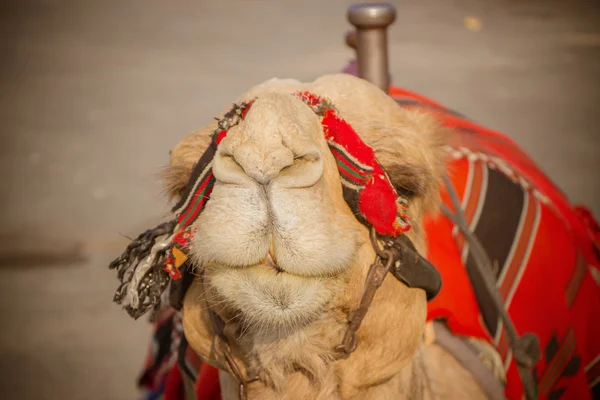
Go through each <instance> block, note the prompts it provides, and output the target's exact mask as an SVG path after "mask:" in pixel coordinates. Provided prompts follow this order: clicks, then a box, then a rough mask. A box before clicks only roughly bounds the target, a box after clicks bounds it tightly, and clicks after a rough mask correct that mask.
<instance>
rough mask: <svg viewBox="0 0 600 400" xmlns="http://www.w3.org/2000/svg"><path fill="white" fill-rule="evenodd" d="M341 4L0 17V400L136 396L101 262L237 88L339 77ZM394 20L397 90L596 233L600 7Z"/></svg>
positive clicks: (425, 1) (468, 8)
mask: <svg viewBox="0 0 600 400" xmlns="http://www.w3.org/2000/svg"><path fill="white" fill-rule="evenodd" d="M351 3H352V2H351V1H349V0H348V1H346V0H327V1H323V0H301V1H300V0H297V1H292V0H279V1H267V0H263V1H243V0H218V1H200V0H198V1H195V2H191V1H184V0H180V1H159V0H140V1H133V0H104V1H91V0H72V1H68V0H21V1H16V0H15V1H12V0H3V1H1V2H0V50H1V51H0V135H1V136H0V138H1V139H0V140H1V142H0V143H1V145H0V182H1V183H0V184H1V196H0V239H1V240H0V293H1V294H0V296H1V298H0V299H1V300H2V301H0V313H1V316H2V321H1V322H0V324H1V328H0V372H1V373H0V398H2V399H134V398H136V390H135V378H136V377H137V374H138V372H139V371H140V368H141V366H142V361H143V358H144V356H145V352H146V350H147V346H148V344H149V334H150V326H149V324H148V323H147V321H145V320H139V321H133V320H131V319H130V318H129V317H128V316H127V315H126V313H125V312H124V311H122V310H120V309H119V307H118V306H117V305H115V304H113V303H112V302H111V300H112V295H113V291H114V289H115V288H116V283H117V281H116V278H115V274H114V272H112V271H108V269H107V264H108V262H109V261H110V260H111V259H112V258H114V257H115V256H117V255H118V254H120V253H121V251H122V250H123V247H124V245H125V244H126V243H127V240H126V239H125V238H124V237H123V235H129V236H134V235H136V234H138V233H139V232H140V231H141V230H143V229H145V228H147V227H149V226H150V225H152V224H154V223H155V222H157V221H158V220H159V219H160V218H161V217H162V216H163V215H164V213H165V212H166V211H167V210H168V209H169V207H168V204H167V202H166V198H165V197H164V195H163V194H162V192H161V186H160V182H159V180H158V177H157V175H158V174H159V172H160V170H161V168H162V167H163V166H164V165H165V164H166V162H167V160H168V151H169V150H170V149H171V148H172V147H173V146H174V145H175V144H176V143H177V141H178V140H180V139H181V138H183V137H184V136H185V135H186V134H188V133H189V132H191V131H192V130H194V129H196V128H198V127H200V126H202V125H203V124H205V123H207V122H208V121H209V120H210V119H211V118H212V117H213V116H214V115H216V114H217V113H218V112H220V111H221V110H223V109H224V107H226V106H227V105H228V104H229V103H230V102H231V101H232V100H233V99H234V98H235V97H237V96H238V95H239V94H241V93H242V92H243V91H245V90H246V89H247V88H249V87H250V86H252V85H255V84H257V83H260V82H261V81H264V80H266V79H269V78H271V77H281V78H288V77H289V78H297V79H300V80H312V79H314V78H316V77H318V76H319V75H322V74H325V73H332V72H337V71H339V70H341V69H342V68H343V67H344V66H345V65H346V63H347V62H348V61H349V60H350V59H351V58H352V57H353V52H352V51H351V50H350V49H348V48H347V47H346V46H345V45H344V40H343V38H344V34H345V33H346V32H347V30H349V29H350V28H351V27H350V25H349V24H348V23H347V21H346V8H347V7H348V6H349V5H350V4H351ZM393 3H394V4H395V6H396V7H397V10H398V17H397V20H396V23H395V24H394V25H393V26H392V28H391V29H390V31H389V40H390V55H391V60H390V65H391V73H392V78H393V81H394V83H395V84H396V85H399V86H402V87H405V88H408V89H411V90H415V91H418V92H420V93H422V94H424V95H426V96H429V97H432V98H434V99H436V100H437V101H439V102H441V103H443V104H445V105H447V106H449V107H451V108H453V109H455V110H457V111H459V112H461V113H463V114H466V115H467V116H469V117H470V118H472V119H474V120H475V121H477V122H479V123H481V124H483V125H486V126H488V127H491V128H493V129H496V130H499V131H501V132H505V133H506V134H508V135H509V136H510V137H512V138H513V139H515V140H516V141H517V142H518V143H519V144H521V145H522V146H523V147H524V148H525V150H526V151H528V152H529V153H530V154H531V156H532V157H533V159H534V160H535V161H536V162H537V163H539V165H540V166H541V167H542V169H543V170H545V171H546V172H547V173H548V175H549V176H550V177H551V178H552V179H553V180H554V181H555V182H556V183H557V184H558V185H559V187H560V188H561V189H562V190H564V191H565V193H566V194H567V195H568V196H569V198H570V199H571V200H572V201H573V202H577V203H585V204H587V205H588V206H589V207H590V208H591V209H592V210H593V211H594V213H595V214H596V215H597V216H599V215H600V179H598V177H599V172H598V171H599V170H600V158H599V157H598V154H597V153H598V151H599V150H600V129H599V128H598V127H599V126H600V85H599V83H600V1H599V0H596V1H593V0H592V1H584V0H554V1H551V0H546V1H541V0H538V1H533V0H512V1H510V0H486V1H483V0H480V1H474V0H444V1H441V0H435V1H434V0H397V1H393Z"/></svg>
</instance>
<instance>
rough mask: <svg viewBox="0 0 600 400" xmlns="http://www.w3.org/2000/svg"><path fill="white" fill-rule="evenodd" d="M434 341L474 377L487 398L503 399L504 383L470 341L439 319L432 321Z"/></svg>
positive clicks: (492, 399)
mask: <svg viewBox="0 0 600 400" xmlns="http://www.w3.org/2000/svg"><path fill="white" fill-rule="evenodd" d="M432 325H433V330H434V334H435V339H434V343H436V344H438V345H440V346H441V347H443V348H444V349H445V350H446V351H448V352H449V353H450V354H452V355H453V356H454V358H455V359H456V360H457V361H458V362H459V363H460V364H461V365H462V366H463V367H465V369H466V370H467V371H469V373H470V374H471V375H472V376H473V378H475V380H476V381H477V383H479V386H481V389H482V390H483V391H484V392H485V394H486V396H487V398H488V399H489V400H504V398H505V396H504V385H502V383H501V382H500V381H499V380H498V378H497V377H496V376H495V375H494V374H493V373H492V371H491V370H490V369H489V368H488V367H487V366H486V365H485V364H484V363H483V362H482V361H481V359H480V358H479V356H478V351H477V349H475V348H474V347H473V346H472V345H471V344H470V343H468V342H467V341H466V340H464V339H463V338H461V337H459V336H455V335H453V334H452V332H450V330H449V329H448V327H446V325H445V324H444V323H442V322H440V321H433V323H432Z"/></svg>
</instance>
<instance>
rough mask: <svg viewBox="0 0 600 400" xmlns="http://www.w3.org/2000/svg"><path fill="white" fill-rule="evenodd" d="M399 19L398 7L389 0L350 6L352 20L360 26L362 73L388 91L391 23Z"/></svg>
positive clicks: (358, 41)
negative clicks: (389, 27) (388, 29)
mask: <svg viewBox="0 0 600 400" xmlns="http://www.w3.org/2000/svg"><path fill="white" fill-rule="evenodd" d="M395 19H396V9H395V8H394V6H393V5H391V4H388V3H374V4H354V5H352V6H350V7H349V8H348V21H350V23H351V24H352V25H354V26H355V27H356V58H357V62H358V76H360V77H361V78H363V79H366V80H368V81H369V82H371V83H373V84H375V85H377V86H379V88H381V90H383V91H385V92H386V93H387V92H388V89H389V86H390V74H389V66H388V63H389V62H388V53H387V51H388V49H387V48H388V45H387V27H388V26H390V25H391V24H392V23H393V22H394V20H395Z"/></svg>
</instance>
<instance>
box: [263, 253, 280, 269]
mask: <svg viewBox="0 0 600 400" xmlns="http://www.w3.org/2000/svg"><path fill="white" fill-rule="evenodd" d="M261 264H262V265H265V266H267V267H270V268H272V269H274V270H275V271H277V273H281V272H285V271H284V270H283V268H281V267H280V266H279V265H277V263H276V262H275V260H274V257H273V255H272V254H271V251H269V252H268V253H267V255H266V256H265V258H264V259H263V260H262V262H261Z"/></svg>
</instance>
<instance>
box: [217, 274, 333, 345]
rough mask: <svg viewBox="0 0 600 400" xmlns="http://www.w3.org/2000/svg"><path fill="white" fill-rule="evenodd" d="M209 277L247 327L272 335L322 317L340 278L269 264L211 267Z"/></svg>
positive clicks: (221, 298) (221, 299) (219, 293)
mask: <svg viewBox="0 0 600 400" xmlns="http://www.w3.org/2000/svg"><path fill="white" fill-rule="evenodd" d="M207 276H208V280H209V282H210V285H211V287H212V288H213V290H214V291H215V292H216V293H215V297H216V302H224V303H226V304H227V306H228V308H231V309H232V310H233V312H234V313H235V314H236V316H237V319H238V320H239V321H240V322H241V324H242V326H243V327H244V328H245V329H250V330H252V331H255V332H261V331H262V332H263V333H265V334H268V333H269V332H270V331H276V332H280V333H284V332H286V331H291V330H294V329H298V328H300V327H302V326H304V325H306V324H308V323H310V322H311V321H313V320H314V319H316V318H318V317H319V316H320V315H321V313H322V312H323V310H324V309H325V308H326V306H327V304H328V303H329V301H330V300H331V299H332V297H333V296H334V294H335V292H336V290H335V289H336V287H337V286H338V284H337V280H338V278H337V277H327V278H322V277H307V276H298V275H294V274H290V273H287V272H281V271H278V270H276V269H274V268H273V267H272V266H269V265H264V264H263V265H256V266H252V267H248V268H243V269H239V268H210V269H207Z"/></svg>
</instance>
